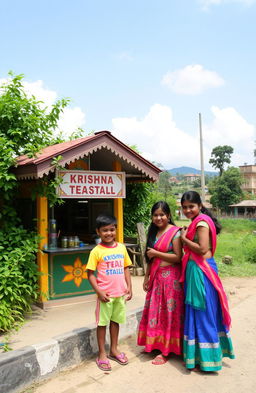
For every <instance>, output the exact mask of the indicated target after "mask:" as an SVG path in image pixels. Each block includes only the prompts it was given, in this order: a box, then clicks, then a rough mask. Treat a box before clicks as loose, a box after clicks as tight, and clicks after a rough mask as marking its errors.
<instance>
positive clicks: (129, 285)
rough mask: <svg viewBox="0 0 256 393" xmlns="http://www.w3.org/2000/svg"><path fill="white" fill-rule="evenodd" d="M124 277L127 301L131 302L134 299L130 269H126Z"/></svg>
mask: <svg viewBox="0 0 256 393" xmlns="http://www.w3.org/2000/svg"><path fill="white" fill-rule="evenodd" d="M124 277H125V281H126V284H127V292H126V300H131V298H132V280H131V275H130V270H129V267H128V266H126V267H125V268H124Z"/></svg>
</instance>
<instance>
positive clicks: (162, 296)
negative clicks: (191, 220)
mask: <svg viewBox="0 0 256 393" xmlns="http://www.w3.org/2000/svg"><path fill="white" fill-rule="evenodd" d="M179 229H180V228H178V227H175V226H173V227H171V228H170V229H169V230H168V231H166V232H165V233H164V234H163V235H162V236H161V237H160V238H159V239H158V240H157V241H156V243H155V245H154V248H155V249H156V250H158V251H161V252H169V251H172V239H173V237H174V236H175V235H176V233H177V232H178V231H179ZM160 263H161V259H159V258H154V260H153V262H152V263H151V269H150V280H149V289H148V292H147V295H146V300H145V306H144V309H143V313H142V318H141V321H140V325H139V331H138V340H137V343H138V345H143V346H145V352H151V351H152V350H154V349H158V350H160V351H161V353H162V354H163V355H164V356H167V355H168V354H169V353H170V352H174V353H176V354H177V355H180V354H182V340H183V317H184V293H183V288H182V286H181V284H180V282H179V279H180V274H181V265H180V264H175V265H173V266H171V265H169V266H164V267H160Z"/></svg>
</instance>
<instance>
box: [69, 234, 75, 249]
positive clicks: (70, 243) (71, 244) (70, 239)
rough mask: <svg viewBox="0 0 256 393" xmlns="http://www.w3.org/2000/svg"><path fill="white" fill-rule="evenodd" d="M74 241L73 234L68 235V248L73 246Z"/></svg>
mask: <svg viewBox="0 0 256 393" xmlns="http://www.w3.org/2000/svg"><path fill="white" fill-rule="evenodd" d="M74 243H75V240H74V237H73V236H69V237H68V247H69V248H73V247H75V245H74Z"/></svg>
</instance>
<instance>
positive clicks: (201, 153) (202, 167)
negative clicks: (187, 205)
mask: <svg viewBox="0 0 256 393" xmlns="http://www.w3.org/2000/svg"><path fill="white" fill-rule="evenodd" d="M199 132H200V161H201V190H202V202H203V203H204V202H205V178H204V152H203V136H202V118H201V113H199Z"/></svg>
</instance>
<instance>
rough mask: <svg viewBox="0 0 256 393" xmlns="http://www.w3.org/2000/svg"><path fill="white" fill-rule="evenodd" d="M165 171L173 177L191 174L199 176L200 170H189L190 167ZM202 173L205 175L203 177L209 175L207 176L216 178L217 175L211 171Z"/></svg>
mask: <svg viewBox="0 0 256 393" xmlns="http://www.w3.org/2000/svg"><path fill="white" fill-rule="evenodd" d="M167 171H168V172H169V173H171V174H172V175H174V176H175V175H176V174H177V173H178V174H179V175H188V174H191V173H196V174H199V175H200V174H201V171H200V169H196V168H191V167H190V166H180V167H179V168H173V169H167ZM204 173H205V175H209V176H217V175H218V172H213V171H204Z"/></svg>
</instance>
